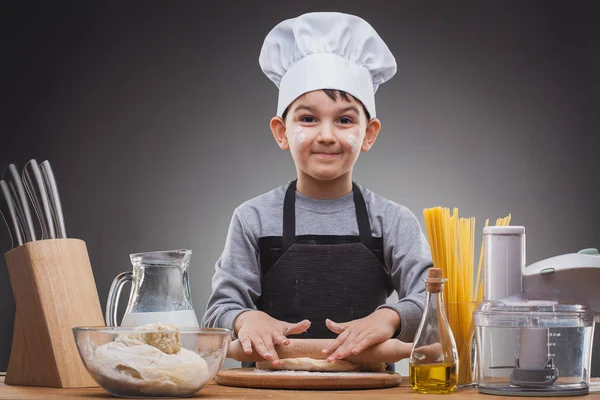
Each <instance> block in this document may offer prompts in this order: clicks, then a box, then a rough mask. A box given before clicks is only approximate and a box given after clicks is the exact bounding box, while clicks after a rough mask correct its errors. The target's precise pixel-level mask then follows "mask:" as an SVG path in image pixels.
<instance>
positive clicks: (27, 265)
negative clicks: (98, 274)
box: [5, 239, 104, 388]
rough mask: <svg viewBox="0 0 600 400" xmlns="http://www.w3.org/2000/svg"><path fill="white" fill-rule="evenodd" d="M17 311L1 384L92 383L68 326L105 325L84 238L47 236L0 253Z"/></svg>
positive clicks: (86, 384) (65, 384)
mask: <svg viewBox="0 0 600 400" xmlns="http://www.w3.org/2000/svg"><path fill="white" fill-rule="evenodd" d="M5 258H6V264H7V266H8V275H9V277H10V282H11V286H12V290H13V293H14V296H15V303H16V312H15V326H14V334H13V342H12V350H11V354H10V359H9V362H8V371H7V373H6V380H5V383H6V384H10V385H30V386H49V387H59V388H77V387H94V386H98V384H97V383H96V382H95V381H94V380H93V379H92V377H91V376H90V375H89V374H88V372H87V370H86V369H85V366H84V365H83V362H82V361H81V359H80V357H79V353H78V352H77V346H76V345H75V339H74V337H73V332H72V330H71V328H73V327H75V326H104V318H103V317H102V309H101V307H100V301H99V299H98V292H97V290H96V284H95V282H94V275H93V274H92V268H91V266H90V259H89V256H88V253H87V248H86V245H85V242H83V241H81V240H79V239H49V240H39V241H34V242H29V243H25V244H24V245H22V246H19V247H17V248H15V249H13V250H11V251H9V252H8V253H6V254H5Z"/></svg>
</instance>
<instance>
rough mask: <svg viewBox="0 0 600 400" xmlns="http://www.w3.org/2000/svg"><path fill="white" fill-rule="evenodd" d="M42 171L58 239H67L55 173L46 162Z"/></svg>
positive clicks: (43, 163) (42, 165)
mask: <svg viewBox="0 0 600 400" xmlns="http://www.w3.org/2000/svg"><path fill="white" fill-rule="evenodd" d="M40 169H41V170H42V178H43V179H44V183H45V184H46V191H47V192H48V199H49V200H50V209H51V211H52V215H53V216H54V225H55V227H56V237H57V238H66V237H67V231H66V229H65V217H64V215H63V211H62V204H61V202H60V196H59V194H58V185H57V184H56V178H55V177H54V171H52V166H51V165H50V161H48V160H46V161H43V162H42V163H41V164H40Z"/></svg>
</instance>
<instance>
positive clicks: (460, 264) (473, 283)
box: [423, 207, 511, 383]
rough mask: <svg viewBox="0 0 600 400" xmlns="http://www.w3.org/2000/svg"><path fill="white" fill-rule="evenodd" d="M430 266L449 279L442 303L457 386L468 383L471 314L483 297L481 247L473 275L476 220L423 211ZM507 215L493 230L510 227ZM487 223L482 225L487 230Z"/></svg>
mask: <svg viewBox="0 0 600 400" xmlns="http://www.w3.org/2000/svg"><path fill="white" fill-rule="evenodd" d="M423 215H424V217H425V227H426V230H427V237H428V240H429V245H430V247H431V256H432V259H433V265H434V266H435V267H437V268H441V269H442V271H443V274H444V277H445V278H447V279H448V283H447V284H446V288H445V290H444V302H445V303H446V313H447V317H448V322H449V324H450V328H451V329H452V333H453V335H454V340H455V341H456V347H457V350H458V357H459V371H458V382H459V383H470V382H471V353H472V343H473V311H474V309H475V307H477V304H479V302H480V301H481V299H482V297H483V286H484V285H483V277H484V273H483V243H482V248H481V251H480V253H479V263H478V266H477V271H476V272H475V218H474V217H471V218H459V215H458V208H454V209H453V210H452V215H451V214H450V209H448V208H443V207H433V208H426V209H424V210H423ZM510 218H511V216H510V214H509V215H508V216H506V217H504V218H498V219H497V220H496V226H507V225H509V224H510ZM488 223H489V220H486V221H485V226H488Z"/></svg>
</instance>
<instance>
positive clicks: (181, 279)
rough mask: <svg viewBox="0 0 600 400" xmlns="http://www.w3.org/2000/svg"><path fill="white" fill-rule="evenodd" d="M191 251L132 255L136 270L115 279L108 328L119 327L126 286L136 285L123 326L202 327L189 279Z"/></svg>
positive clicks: (132, 291) (107, 320)
mask: <svg viewBox="0 0 600 400" xmlns="http://www.w3.org/2000/svg"><path fill="white" fill-rule="evenodd" d="M191 256H192V251H191V250H185V249H182V250H167V251H154V252H149V253H136V254H131V255H130V259H131V263H132V264H133V271H126V272H122V273H120V274H119V275H117V277H116V278H115V279H114V281H113V283H112V285H111V287H110V291H109V294H108V301H107V304H106V325H107V326H117V304H118V303H119V295H120V293H121V289H122V287H123V284H125V283H126V282H128V281H131V282H132V286H131V293H130V295H129V302H128V304H127V309H126V310H125V315H124V316H123V320H122V321H121V326H139V325H145V324H149V323H153V322H162V323H164V324H174V325H177V326H179V327H188V328H197V327H198V326H199V324H198V319H197V317H196V313H195V312H194V307H193V306H192V297H191V293H190V284H189V277H188V267H189V263H190V258H191Z"/></svg>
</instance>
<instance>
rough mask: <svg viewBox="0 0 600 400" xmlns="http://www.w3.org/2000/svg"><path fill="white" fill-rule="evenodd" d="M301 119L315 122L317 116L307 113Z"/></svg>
mask: <svg viewBox="0 0 600 400" xmlns="http://www.w3.org/2000/svg"><path fill="white" fill-rule="evenodd" d="M300 121H301V122H315V121H316V119H315V117H311V116H310V115H305V116H302V117H300Z"/></svg>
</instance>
